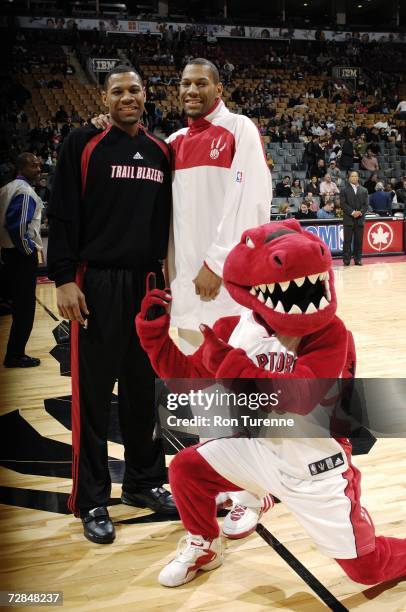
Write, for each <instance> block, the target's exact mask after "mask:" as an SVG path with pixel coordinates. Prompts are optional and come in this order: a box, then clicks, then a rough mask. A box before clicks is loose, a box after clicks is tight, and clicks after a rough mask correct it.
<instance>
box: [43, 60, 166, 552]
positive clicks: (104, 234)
mask: <svg viewBox="0 0 406 612" xmlns="http://www.w3.org/2000/svg"><path fill="white" fill-rule="evenodd" d="M103 101H104V104H105V106H106V107H107V108H108V112H109V113H110V116H111V122H112V125H111V126H109V127H108V128H107V129H106V130H104V131H103V132H102V133H95V131H94V129H93V128H92V127H91V128H80V129H77V130H74V131H73V132H71V134H70V135H69V136H68V137H67V138H66V141H65V142H64V145H63V147H62V151H61V154H60V158H59V161H58V166H57V169H56V174H55V179H54V183H53V189H52V196H51V202H50V206H49V211H48V214H49V219H50V235H49V247H48V265H49V270H50V278H52V279H53V280H55V284H56V287H57V303H58V311H59V314H60V315H61V316H62V317H65V318H67V319H70V320H71V321H72V332H71V370H72V446H73V466H72V474H73V488H72V493H71V496H70V498H69V503H68V505H69V508H70V510H71V511H72V512H74V514H75V516H80V517H81V519H82V522H83V526H84V534H85V536H86V537H87V538H88V539H89V540H91V541H93V542H97V543H108V542H112V541H113V540H114V537H115V532H114V526H113V524H112V522H111V520H110V518H109V514H108V511H107V507H106V506H107V504H108V502H109V498H110V491H111V480H110V475H109V470H108V453H107V432H108V423H109V411H110V403H111V393H112V391H113V387H114V383H115V381H116V379H118V404H119V420H120V426H121V433H122V437H123V442H124V449H125V455H124V456H125V474H124V478H123V492H122V501H123V502H124V503H127V504H130V505H134V506H141V507H146V506H147V507H150V508H152V509H154V510H156V511H159V512H166V513H168V514H173V513H176V507H175V504H174V501H173V498H172V496H171V495H170V493H169V491H167V490H166V489H164V488H163V487H162V484H163V483H164V482H166V469H165V457H164V452H163V447H162V443H161V441H160V440H153V430H154V426H155V416H154V372H153V370H152V368H151V366H150V363H149V359H148V356H147V355H146V354H145V353H144V351H143V350H142V348H141V347H140V344H139V341H138V337H137V335H136V332H135V328H134V316H135V314H136V313H137V312H138V311H139V310H140V302H141V299H142V298H143V296H144V292H145V278H146V274H147V273H148V272H151V271H155V273H156V277H157V281H158V283H159V284H160V285H161V286H163V277H162V272H161V264H160V260H162V259H164V258H165V257H166V251H167V242H168V234H169V222H170V209H171V168H170V163H169V152H168V149H167V146H166V144H165V143H164V142H162V141H160V140H158V139H157V138H155V137H154V136H152V135H151V134H149V133H148V132H147V131H146V130H145V128H143V127H142V126H141V125H140V124H139V119H140V117H141V115H142V114H143V111H144V102H145V90H144V88H143V85H142V81H141V78H140V76H139V75H138V74H137V73H136V72H135V71H134V70H132V69H131V68H129V67H128V66H125V67H117V68H115V69H113V70H112V71H111V72H110V73H109V75H108V76H107V78H106V82H105V91H104V92H103Z"/></svg>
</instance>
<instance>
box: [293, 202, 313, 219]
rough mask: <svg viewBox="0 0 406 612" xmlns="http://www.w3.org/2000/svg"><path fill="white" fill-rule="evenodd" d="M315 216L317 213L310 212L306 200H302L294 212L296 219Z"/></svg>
mask: <svg viewBox="0 0 406 612" xmlns="http://www.w3.org/2000/svg"><path fill="white" fill-rule="evenodd" d="M316 217H317V214H316V213H314V212H312V211H311V210H310V207H309V205H308V203H307V202H306V200H303V202H302V203H301V205H300V208H299V210H298V211H297V213H295V218H296V219H315V218H316Z"/></svg>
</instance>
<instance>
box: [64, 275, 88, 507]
mask: <svg viewBox="0 0 406 612" xmlns="http://www.w3.org/2000/svg"><path fill="white" fill-rule="evenodd" d="M85 272H86V264H80V265H79V266H78V268H77V271H76V279H75V282H76V284H77V285H78V287H79V289H82V287H83V277H84V274H85ZM70 367H71V378H72V400H71V425H72V492H71V494H70V496H69V499H68V508H69V510H70V511H71V512H73V514H74V515H75V516H79V514H80V511H79V509H78V507H77V506H76V500H77V489H78V472H79V455H80V387H79V323H78V321H72V323H71V332H70Z"/></svg>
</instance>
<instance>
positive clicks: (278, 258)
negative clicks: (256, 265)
mask: <svg viewBox="0 0 406 612" xmlns="http://www.w3.org/2000/svg"><path fill="white" fill-rule="evenodd" d="M273 259H274V261H276V263H277V264H278V265H279V266H281V265H282V261H281V259H280V257H278V256H277V255H275V256H274V258H273Z"/></svg>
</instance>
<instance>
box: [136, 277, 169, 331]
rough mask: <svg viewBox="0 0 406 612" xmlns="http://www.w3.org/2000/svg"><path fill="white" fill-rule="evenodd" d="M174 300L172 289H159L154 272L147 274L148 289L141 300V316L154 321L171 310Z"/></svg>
mask: <svg viewBox="0 0 406 612" xmlns="http://www.w3.org/2000/svg"><path fill="white" fill-rule="evenodd" d="M171 300H172V296H171V290H170V289H157V288H156V277H155V274H154V272H150V273H149V274H148V276H147V291H146V294H145V297H144V299H143V300H142V302H141V311H140V316H141V318H142V319H145V320H146V321H154V320H155V319H158V318H159V317H162V315H165V314H167V313H168V311H169V306H170V303H171Z"/></svg>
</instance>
